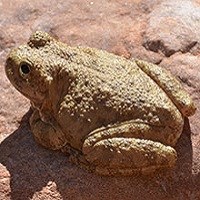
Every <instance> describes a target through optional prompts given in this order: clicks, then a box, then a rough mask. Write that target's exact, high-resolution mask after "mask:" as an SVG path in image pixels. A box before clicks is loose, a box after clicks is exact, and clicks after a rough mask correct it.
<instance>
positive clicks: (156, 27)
mask: <svg viewBox="0 0 200 200" xmlns="http://www.w3.org/2000/svg"><path fill="white" fill-rule="evenodd" d="M199 22H200V1H199V0H190V1H189V0H185V1H180V0H176V1H172V0H168V1H167V0H154V1H151V0H126V1H120V0H115V1H114V0H103V1H99V0H97V1H88V0H83V1H80V0H68V1H64V0H58V1H57V0H53V1H47V0H44V1H39V0H34V1H29V2H28V3H27V1H25V0H19V1H17V2H16V3H13V2H12V1H6V0H0V73H1V79H0V95H1V98H0V142H1V143H0V152H1V153H0V199H3V200H4V199H5V200H7V199H13V200H18V199H23V200H26V199H50V200H51V199H70V200H73V199H76V200H79V199H82V200H86V199H87V200H89V199H91V200H92V199H98V200H100V199H106V200H109V199H116V200H118V199H119V200H121V199H124V200H129V199H135V200H143V199H150V200H154V199H164V200H165V199H166V200H168V199H186V200H187V199H194V200H196V199H197V200H198V199H200V131H199V130H200V123H199V119H200V89H199V88H200V67H199V66H200V57H199V53H200V50H199V49H200V48H199V43H200V37H199V36H200V23H199ZM37 29H40V30H44V31H48V32H50V33H51V34H53V35H54V36H57V37H59V38H60V39H61V40H62V41H63V42H66V43H68V44H69V45H87V46H91V47H96V48H101V49H106V50H108V51H110V52H113V53H116V54H118V55H123V56H125V57H127V58H131V57H136V58H142V59H144V60H147V61H150V62H154V63H158V64H160V65H161V66H162V67H165V68H167V69H169V70H170V71H171V72H172V73H173V74H174V75H175V76H177V78H179V79H180V81H181V82H182V83H183V86H184V87H185V88H186V90H188V92H189V93H190V94H191V96H192V97H193V99H194V101H195V103H196V105H197V108H198V110H197V113H196V114H195V116H193V117H191V118H190V123H188V121H187V120H186V123H185V128H184V131H183V134H182V136H181V138H180V140H179V142H178V144H177V145H176V149H177V151H178V163H177V166H176V168H175V169H174V170H171V171H167V172H158V173H156V174H154V175H151V176H135V177H100V176H97V175H95V174H91V173H89V172H87V171H85V170H83V169H80V168H79V167H77V166H75V165H73V164H71V163H70V162H69V158H68V157H67V156H66V155H64V154H62V153H61V152H54V151H50V150H46V149H44V148H42V147H41V146H39V145H37V144H36V143H35V141H34V139H33V137H32V135H31V133H30V129H29V125H28V118H29V116H30V112H31V111H28V110H29V102H28V100H27V99H25V98H24V97H23V96H22V95H21V94H19V93H18V92H17V91H16V90H15V89H14V88H13V87H12V86H11V85H10V83H9V82H8V80H7V79H6V77H5V73H4V67H3V65H4V62H5V58H6V54H7V52H8V51H9V49H10V48H12V47H13V46H17V45H19V44H22V43H23V42H26V41H27V39H28V37H29V35H30V34H31V33H32V31H34V30H37Z"/></svg>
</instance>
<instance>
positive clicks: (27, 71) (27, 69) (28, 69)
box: [20, 64, 30, 74]
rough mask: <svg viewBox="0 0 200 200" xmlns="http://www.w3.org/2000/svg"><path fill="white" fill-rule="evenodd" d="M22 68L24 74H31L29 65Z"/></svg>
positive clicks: (23, 65)
mask: <svg viewBox="0 0 200 200" xmlns="http://www.w3.org/2000/svg"><path fill="white" fill-rule="evenodd" d="M20 68H21V71H22V73H23V74H28V73H29V72H30V67H29V65H28V64H22V65H21V67H20Z"/></svg>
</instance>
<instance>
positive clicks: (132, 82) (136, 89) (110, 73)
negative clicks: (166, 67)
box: [77, 47, 180, 124]
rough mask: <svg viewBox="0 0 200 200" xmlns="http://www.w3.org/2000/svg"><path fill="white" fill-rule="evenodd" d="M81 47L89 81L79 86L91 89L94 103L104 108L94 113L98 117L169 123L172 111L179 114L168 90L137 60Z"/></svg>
mask: <svg viewBox="0 0 200 200" xmlns="http://www.w3.org/2000/svg"><path fill="white" fill-rule="evenodd" d="M78 49H79V51H80V54H79V56H80V57H78V58H77V60H79V63H81V65H80V68H79V70H80V72H79V73H80V74H82V76H84V77H82V78H81V79H82V80H84V81H85V82H87V83H89V84H87V86H85V85H84V84H83V85H84V86H83V85H82V86H78V88H82V92H81V93H84V92H85V91H86V90H88V91H90V92H91V93H90V95H91V96H90V95H89V96H90V97H91V98H90V99H92V101H93V104H95V105H92V106H93V107H95V109H96V111H97V110H98V111H101V112H98V111H97V112H96V115H95V116H94V117H93V118H97V119H96V121H98V120H99V119H98V118H101V119H102V118H104V120H103V121H105V123H110V122H117V121H126V120H130V119H136V120H142V121H146V122H147V123H149V122H151V123H153V124H159V123H161V124H163V122H165V123H166V124H167V123H171V121H172V120H173V119H172V118H174V116H171V115H177V113H178V115H180V113H179V112H178V110H177V108H176V106H175V105H174V104H173V102H172V101H171V100H170V98H169V97H168V96H167V94H166V93H165V92H164V91H163V90H162V89H161V88H160V87H159V86H158V85H157V84H156V82H155V81H154V80H152V79H151V78H150V77H149V76H148V75H147V74H146V73H145V72H143V71H142V70H141V69H140V68H139V67H138V65H137V64H136V63H135V62H134V61H131V60H127V59H125V58H123V57H120V56H117V55H114V54H111V53H108V52H106V51H102V50H96V49H91V48H81V47H79V48H78ZM80 60H81V62H80ZM77 92H78V91H77ZM88 105H91V102H90V103H89V104H88ZM102 111H104V112H106V114H105V113H104V114H102ZM101 114H102V116H100V115H101ZM177 117H180V116H177ZM156 118H157V119H156ZM100 121H102V120H100ZM160 121H162V122H160Z"/></svg>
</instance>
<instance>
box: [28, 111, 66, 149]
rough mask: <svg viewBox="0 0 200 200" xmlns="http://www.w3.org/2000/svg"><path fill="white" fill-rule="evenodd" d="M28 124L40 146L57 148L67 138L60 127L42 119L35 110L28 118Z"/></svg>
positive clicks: (64, 142)
mask: <svg viewBox="0 0 200 200" xmlns="http://www.w3.org/2000/svg"><path fill="white" fill-rule="evenodd" d="M30 126H31V131H32V133H33V135H34V137H35V140H36V141H37V142H38V143H40V144H41V145H42V146H44V147H46V148H49V149H53V150H57V149H60V148H61V147H63V146H64V145H65V144H66V141H67V140H66V138H65V135H64V133H63V132H62V131H61V130H60V128H59V127H58V126H57V125H52V124H50V123H46V122H44V121H42V120H41V118H40V116H39V112H38V111H37V110H34V112H33V114H32V116H31V118H30Z"/></svg>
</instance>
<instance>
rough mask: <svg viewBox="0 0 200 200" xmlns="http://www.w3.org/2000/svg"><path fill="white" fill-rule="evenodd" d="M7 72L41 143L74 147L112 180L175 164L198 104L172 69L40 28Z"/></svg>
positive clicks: (86, 162)
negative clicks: (71, 42) (70, 42)
mask: <svg viewBox="0 0 200 200" xmlns="http://www.w3.org/2000/svg"><path fill="white" fill-rule="evenodd" d="M5 69H6V74H7V76H8V78H9V79H10V81H11V83H12V84H13V85H14V86H15V87H16V88H17V89H18V90H19V91H20V92H21V93H22V94H23V95H25V96H26V97H27V98H29V99H30V100H31V104H32V108H33V110H34V112H33V114H32V116H31V119H30V125H31V130H32V132H33V134H34V136H35V139H36V141H38V142H39V143H40V144H41V145H43V146H45V147H47V148H50V149H62V148H63V147H65V146H66V145H70V147H71V149H73V150H75V151H76V150H77V152H78V153H76V156H78V157H79V159H78V162H79V161H80V163H82V164H84V165H86V166H87V167H88V168H89V169H93V170H95V171H96V172H98V173H100V174H104V175H115V174H118V175H119V174H121V175H128V174H133V173H135V172H139V171H140V172H142V173H145V172H151V171H154V170H155V169H159V168H164V167H172V166H174V164H175V162H176V157H177V154H176V151H175V149H174V148H173V147H174V145H175V144H176V142H177V140H178V138H179V136H180V134H181V132H182V128H183V119H184V117H188V116H190V115H192V114H194V112H195V106H194V104H193V102H192V100H191V99H190V97H189V95H188V94H187V93H186V92H185V91H184V89H183V88H182V86H181V85H180V83H179V82H178V81H177V80H176V79H175V78H174V77H173V76H172V75H171V74H170V73H169V72H167V71H166V70H164V69H162V68H160V67H159V66H157V65H153V64H150V63H147V62H144V61H141V60H127V59H125V58H123V57H120V56H116V55H114V54H111V53H108V52H106V51H102V50H97V49H92V48H84V47H70V46H67V45H66V44H63V43H61V42H59V41H57V40H55V39H54V38H52V37H51V36H50V35H48V34H47V33H44V32H40V31H37V32H35V33H34V34H33V35H32V36H31V37H30V39H29V41H28V43H27V44H25V45H23V46H20V47H18V48H16V49H13V50H12V51H11V52H10V54H9V55H8V58H7V62H6V67H5ZM72 152H73V151H72ZM81 161H82V162H81Z"/></svg>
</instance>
